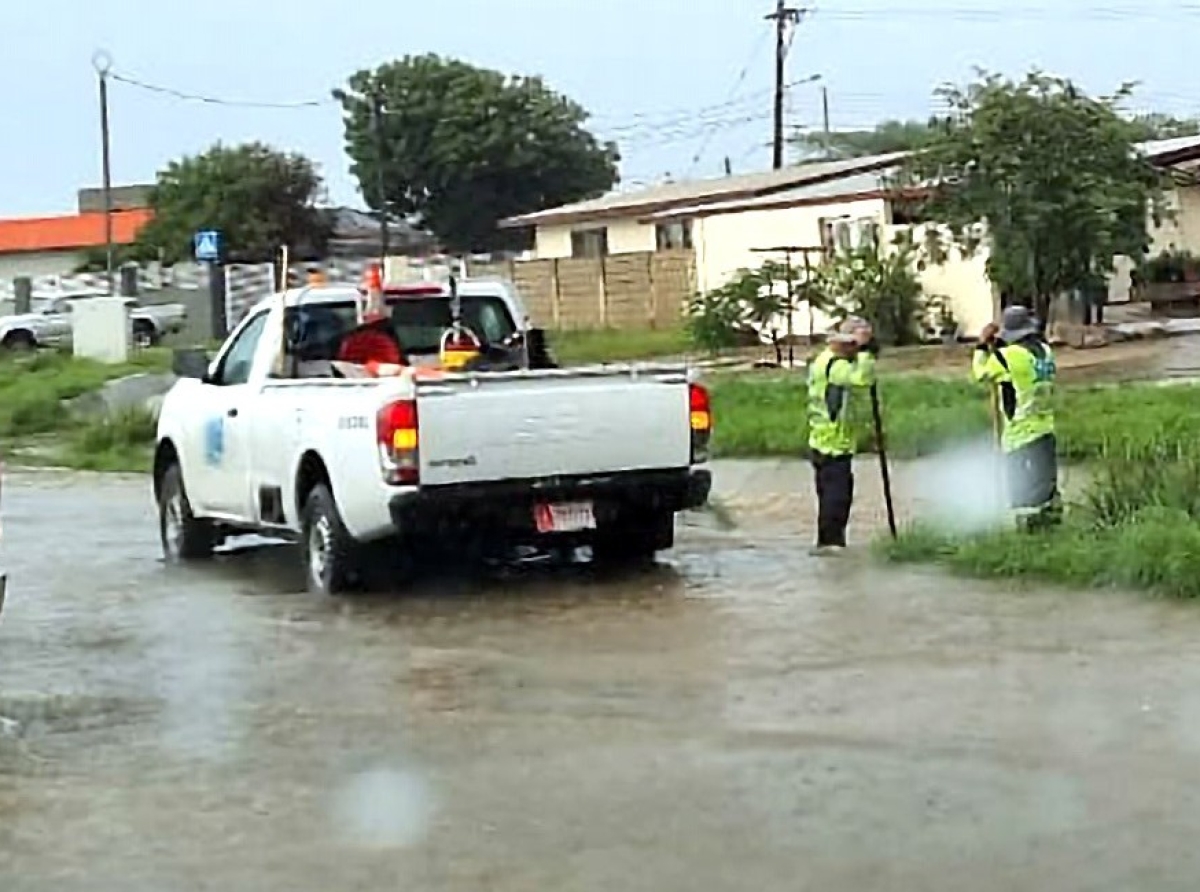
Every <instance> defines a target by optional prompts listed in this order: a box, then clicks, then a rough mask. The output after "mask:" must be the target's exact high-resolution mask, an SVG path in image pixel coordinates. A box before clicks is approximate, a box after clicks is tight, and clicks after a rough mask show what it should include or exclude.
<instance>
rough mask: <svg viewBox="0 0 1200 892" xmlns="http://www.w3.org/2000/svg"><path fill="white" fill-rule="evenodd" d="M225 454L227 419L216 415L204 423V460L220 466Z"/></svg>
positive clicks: (210, 464) (214, 465) (209, 463)
mask: <svg viewBox="0 0 1200 892" xmlns="http://www.w3.org/2000/svg"><path fill="white" fill-rule="evenodd" d="M224 456H225V419H224V418H223V417H222V416H220V415H214V416H213V417H212V418H210V419H208V421H206V422H205V424H204V461H205V463H207V464H208V465H209V466H211V467H214V468H215V467H218V466H219V465H220V464H221V459H222V458H224Z"/></svg>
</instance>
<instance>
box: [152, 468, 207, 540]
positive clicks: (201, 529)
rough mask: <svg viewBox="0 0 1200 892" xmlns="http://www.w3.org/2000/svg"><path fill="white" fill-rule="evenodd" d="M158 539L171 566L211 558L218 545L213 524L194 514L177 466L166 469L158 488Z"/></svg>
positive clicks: (181, 474) (181, 473)
mask: <svg viewBox="0 0 1200 892" xmlns="http://www.w3.org/2000/svg"><path fill="white" fill-rule="evenodd" d="M158 536H159V541H160V542H161V543H162V550H163V559H164V560H165V561H166V562H167V563H169V564H178V563H184V562H188V561H200V560H204V559H205V558H210V557H212V553H213V548H214V547H215V546H216V543H217V537H216V533H215V531H214V530H213V526H212V524H211V523H209V522H208V521H207V520H200V519H199V518H197V517H195V516H194V515H193V514H192V506H191V503H190V502H188V497H187V492H186V491H185V490H184V488H183V472H182V471H181V470H180V468H179V465H178V464H173V465H171V466H170V467H169V468H167V470H166V473H164V474H163V477H162V482H161V483H160V485H159V490H158Z"/></svg>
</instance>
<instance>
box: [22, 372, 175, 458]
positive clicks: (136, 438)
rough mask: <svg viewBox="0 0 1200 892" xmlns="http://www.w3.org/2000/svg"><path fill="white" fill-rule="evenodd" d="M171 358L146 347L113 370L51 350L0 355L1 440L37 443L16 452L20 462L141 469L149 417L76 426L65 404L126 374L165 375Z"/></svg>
mask: <svg viewBox="0 0 1200 892" xmlns="http://www.w3.org/2000/svg"><path fill="white" fill-rule="evenodd" d="M170 357H171V353H170V351H169V350H165V349H161V350H160V349H153V350H145V351H139V352H138V353H137V354H136V355H135V356H134V357H133V358H131V360H130V361H129V362H124V363H119V364H115V365H106V364H103V363H98V362H92V361H90V360H81V359H75V358H74V357H71V356H68V355H65V354H62V353H57V352H50V351H43V352H40V353H38V354H36V355H33V356H5V357H3V358H0V440H2V441H3V442H4V443H6V444H7V445H8V447H9V448H10V449H11V448H13V447H17V448H20V447H21V446H28V445H29V444H30V443H31V442H36V444H37V448H35V449H32V450H29V451H26V452H24V453H23V454H22V455H21V460H22V461H25V462H27V463H50V464H57V465H65V466H68V467H75V468H82V469H92V470H145V469H146V467H148V458H147V456H148V455H149V450H150V448H151V447H152V446H153V442H154V425H153V421H152V419H151V418H150V416H149V414H148V413H146V412H144V411H140V410H138V411H133V412H128V413H124V414H121V415H117V416H115V417H112V418H106V419H98V420H95V421H84V422H81V421H78V420H74V419H72V418H71V415H70V412H69V410H68V409H67V407H66V405H65V401H66V400H70V399H72V398H73V397H77V396H80V395H81V394H84V393H88V392H89V391H93V390H96V389H98V388H99V387H101V386H103V384H104V383H105V382H107V381H111V380H114V379H116V378H123V377H125V376H126V375H133V374H137V373H139V372H162V371H166V370H167V369H169V368H170Z"/></svg>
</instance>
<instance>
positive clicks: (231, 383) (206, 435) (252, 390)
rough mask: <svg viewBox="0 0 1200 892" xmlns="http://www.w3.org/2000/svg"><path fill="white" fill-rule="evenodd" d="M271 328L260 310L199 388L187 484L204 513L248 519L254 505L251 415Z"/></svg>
mask: <svg viewBox="0 0 1200 892" xmlns="http://www.w3.org/2000/svg"><path fill="white" fill-rule="evenodd" d="M266 324H267V312H266V311H265V310H264V311H261V312H259V313H258V314H257V315H255V316H252V317H250V318H249V319H247V320H246V321H245V323H243V325H242V327H241V330H240V331H238V332H237V333H236V334H235V335H234V336H233V338H232V339H231V340H230V342H229V344H228V345H227V347H226V348H225V351H224V353H222V354H221V356H220V358H219V359H218V361H217V366H216V368H215V369H214V370H213V372H212V373H211V374H210V376H209V378H208V380H207V381H206V382H205V383H204V384H203V385H202V386H201V387H200V388H199V397H198V403H199V405H196V406H195V407H194V408H193V410H192V411H191V412H189V413H188V414H189V418H190V419H192V421H191V424H192V425H194V430H192V431H189V439H191V440H192V444H193V445H192V450H191V452H192V455H194V456H196V457H197V458H198V459H199V461H193V462H192V469H190V470H191V471H192V472H191V473H189V477H190V478H191V479H189V480H187V481H185V484H186V485H187V488H188V498H189V499H190V500H191V502H192V504H193V507H194V508H195V509H196V510H197V511H199V512H201V513H211V514H219V515H221V516H223V517H232V518H238V519H245V518H248V517H250V516H251V514H252V513H253V512H252V511H251V510H250V504H249V486H248V485H247V479H248V476H249V473H250V442H249V431H250V421H249V415H250V413H251V411H252V409H251V405H250V404H251V402H252V401H253V400H254V398H255V396H256V395H257V393H258V391H259V389H260V388H258V387H257V386H256V385H252V384H251V383H250V382H251V380H252V379H253V376H252V373H253V372H254V364H255V360H256V357H257V353H258V344H259V341H260V340H261V339H262V335H263V331H264V330H265V328H266Z"/></svg>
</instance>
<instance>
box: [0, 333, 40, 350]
mask: <svg viewBox="0 0 1200 892" xmlns="http://www.w3.org/2000/svg"><path fill="white" fill-rule="evenodd" d="M0 344H2V345H3V347H4V349H5V350H12V351H13V352H20V353H26V352H28V351H30V350H36V349H37V339H35V338H34V336H33V335H32V334H30V333H29V332H27V331H24V330H22V329H17V330H16V331H10V332H9V333H8V334H6V335H5V336H4V340H3V342H0Z"/></svg>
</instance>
